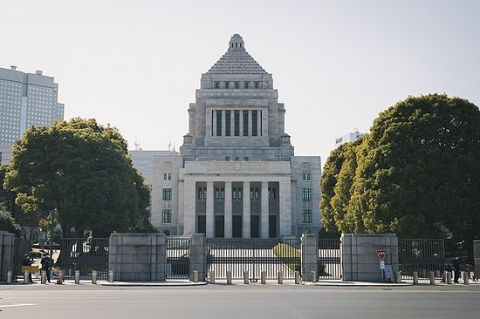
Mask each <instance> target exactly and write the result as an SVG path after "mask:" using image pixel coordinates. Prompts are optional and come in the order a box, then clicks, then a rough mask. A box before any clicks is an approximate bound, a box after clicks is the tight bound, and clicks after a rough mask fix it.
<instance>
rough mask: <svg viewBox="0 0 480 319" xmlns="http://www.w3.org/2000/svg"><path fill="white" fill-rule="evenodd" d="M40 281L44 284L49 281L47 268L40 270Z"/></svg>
mask: <svg viewBox="0 0 480 319" xmlns="http://www.w3.org/2000/svg"><path fill="white" fill-rule="evenodd" d="M40 283H41V284H42V285H45V284H46V283H47V272H46V271H45V270H40Z"/></svg>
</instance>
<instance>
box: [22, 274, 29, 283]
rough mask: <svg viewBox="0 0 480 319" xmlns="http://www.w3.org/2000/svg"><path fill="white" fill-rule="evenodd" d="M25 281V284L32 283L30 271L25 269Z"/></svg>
mask: <svg viewBox="0 0 480 319" xmlns="http://www.w3.org/2000/svg"><path fill="white" fill-rule="evenodd" d="M23 283H24V284H29V283H30V273H29V272H28V271H25V272H24V273H23Z"/></svg>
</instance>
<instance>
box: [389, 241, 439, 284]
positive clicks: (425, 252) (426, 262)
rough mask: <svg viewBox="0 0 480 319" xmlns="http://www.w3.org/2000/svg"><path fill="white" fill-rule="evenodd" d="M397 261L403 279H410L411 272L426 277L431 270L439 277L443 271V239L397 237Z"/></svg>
mask: <svg viewBox="0 0 480 319" xmlns="http://www.w3.org/2000/svg"><path fill="white" fill-rule="evenodd" d="M398 263H399V269H400V271H401V272H402V278H403V279H411V278H412V277H413V272H417V273H418V276H419V277H420V278H428V277H429V275H430V272H431V271H433V272H434V273H435V277H437V278H439V277H441V276H442V274H443V272H444V271H445V247H444V241H443V239H399V240H398Z"/></svg>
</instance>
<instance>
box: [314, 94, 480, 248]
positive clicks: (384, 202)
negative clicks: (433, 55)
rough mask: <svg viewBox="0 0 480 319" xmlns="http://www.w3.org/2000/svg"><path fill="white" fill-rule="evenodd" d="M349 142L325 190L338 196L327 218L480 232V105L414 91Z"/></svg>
mask: <svg viewBox="0 0 480 319" xmlns="http://www.w3.org/2000/svg"><path fill="white" fill-rule="evenodd" d="M351 146H352V147H344V153H345V154H344V155H343V157H344V162H343V163H342V167H341V169H340V171H339V173H338V175H337V182H336V183H335V185H334V186H333V187H331V186H330V188H329V189H328V191H329V192H330V194H332V191H333V194H334V195H333V196H331V197H330V206H331V207H332V210H333V212H328V213H327V217H329V218H330V216H334V220H335V227H337V229H339V230H341V231H345V232H370V233H373V232H396V233H398V234H399V235H402V236H415V237H417V238H418V237H430V238H432V237H438V236H441V235H443V234H444V233H445V232H447V231H451V232H452V233H453V235H454V236H455V237H457V238H461V239H467V240H472V239H475V238H478V237H479V235H480V196H478V194H479V193H480V160H479V159H480V111H479V109H478V107H477V106H475V105H474V104H472V103H470V102H468V101H466V100H463V99H460V98H450V97H448V96H446V95H438V94H432V95H426V96H420V97H409V98H407V99H405V100H404V101H401V102H398V103H397V104H395V105H394V106H392V107H390V108H389V109H387V110H386V111H384V112H382V113H381V114H380V115H379V117H378V118H377V119H375V121H374V123H373V125H372V127H371V129H370V134H369V135H367V136H366V137H365V138H364V139H363V140H362V142H361V143H359V144H358V145H355V146H353V144H352V145H351ZM345 150H350V151H345ZM327 163H328V160H327ZM324 173H325V172H324ZM323 182H324V181H322V184H323ZM322 191H326V190H323V189H322ZM322 199H323V198H322ZM347 202H348V204H347ZM326 206H328V205H327V204H325V203H322V206H321V207H326ZM322 214H325V213H324V212H323V211H322ZM324 219H325V215H324ZM328 225H329V226H330V225H331V222H329V223H328Z"/></svg>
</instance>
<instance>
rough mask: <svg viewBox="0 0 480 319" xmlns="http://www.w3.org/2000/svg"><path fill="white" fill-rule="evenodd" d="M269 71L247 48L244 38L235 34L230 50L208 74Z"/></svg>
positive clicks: (261, 72)
mask: <svg viewBox="0 0 480 319" xmlns="http://www.w3.org/2000/svg"><path fill="white" fill-rule="evenodd" d="M264 73H267V71H265V70H264V69H263V68H262V67H261V66H260V64H258V62H257V61H255V59H254V58H252V56H251V55H250V54H248V52H247V51H246V50H245V45H244V43H243V39H242V37H241V36H240V35H239V34H234V35H233V36H232V38H231V39H230V42H229V45H228V51H227V52H225V54H224V55H223V56H222V57H221V58H220V60H218V61H217V62H216V63H215V64H214V65H213V66H212V67H211V68H210V70H208V72H207V74H264Z"/></svg>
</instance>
